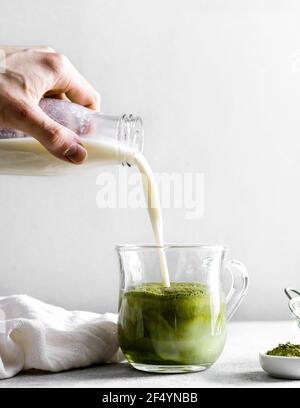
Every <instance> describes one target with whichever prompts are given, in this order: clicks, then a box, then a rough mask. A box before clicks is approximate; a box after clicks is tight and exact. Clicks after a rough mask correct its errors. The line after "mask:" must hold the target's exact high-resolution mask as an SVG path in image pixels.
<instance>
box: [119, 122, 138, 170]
mask: <svg viewBox="0 0 300 408" xmlns="http://www.w3.org/2000/svg"><path fill="white" fill-rule="evenodd" d="M117 140H118V142H119V152H120V162H121V163H122V164H123V165H125V164H127V165H129V166H131V165H133V164H134V163H135V155H136V154H137V153H142V152H143V149H144V128H143V121H142V119H141V118H140V117H138V116H133V115H123V116H121V118H120V119H119V120H118V124H117Z"/></svg>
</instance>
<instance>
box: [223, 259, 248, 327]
mask: <svg viewBox="0 0 300 408" xmlns="http://www.w3.org/2000/svg"><path fill="white" fill-rule="evenodd" d="M225 269H226V270H228V271H229V272H230V275H231V278H232V281H231V288H230V290H229V292H228V294H227V296H226V305H227V318H228V320H230V319H231V318H232V316H233V315H234V313H235V312H236V310H237V309H238V307H239V306H240V304H241V302H242V300H243V299H244V297H245V295H246V293H247V290H248V286H249V277H248V272H247V269H246V268H245V266H244V265H243V264H242V262H240V261H237V260H235V259H232V260H230V261H227V262H226V263H225Z"/></svg>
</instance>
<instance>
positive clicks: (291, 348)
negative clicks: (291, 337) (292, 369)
mask: <svg viewBox="0 0 300 408" xmlns="http://www.w3.org/2000/svg"><path fill="white" fill-rule="evenodd" d="M267 355H268V356H278V357H300V344H291V343H286V344H279V346H278V347H276V348H274V349H273V350H270V351H268V352H267Z"/></svg>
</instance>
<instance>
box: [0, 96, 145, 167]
mask: <svg viewBox="0 0 300 408" xmlns="http://www.w3.org/2000/svg"><path fill="white" fill-rule="evenodd" d="M40 106H41V108H42V109H43V110H44V111H45V112H46V113H47V114H48V115H49V116H50V117H51V118H52V119H53V120H55V121H56V122H58V123H60V124H61V125H63V126H65V127H68V128H69V129H71V130H73V131H74V132H75V133H77V134H78V135H79V136H80V137H81V139H82V144H83V145H84V147H85V148H86V149H87V152H88V157H87V160H86V161H85V162H84V163H83V164H81V165H79V166H78V165H74V164H72V163H68V162H64V161H62V160H59V159H57V158H56V157H54V156H52V155H51V154H50V153H49V152H48V151H47V150H46V149H45V148H44V147H43V146H42V145H41V144H40V143H39V142H38V141H37V140H36V139H34V138H33V137H31V136H30V135H27V134H24V133H23V132H20V131H18V130H15V129H4V128H2V129H0V174H12V175H16V174H20V175H56V174H60V173H61V174H65V173H70V172H71V173H72V172H78V171H82V169H83V168H88V167H97V166H101V165H117V164H123V165H125V164H128V165H132V164H134V161H135V155H136V154H137V153H141V152H142V151H143V145H144V132H143V123H142V120H141V118H140V117H136V116H132V115H123V116H121V117H119V116H109V115H103V114H101V113H98V112H95V111H92V110H90V109H87V108H85V107H82V106H80V105H77V104H75V103H71V102H69V101H65V100H59V99H51V98H44V99H42V100H41V102H40Z"/></svg>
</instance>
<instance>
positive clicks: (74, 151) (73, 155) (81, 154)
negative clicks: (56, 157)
mask: <svg viewBox="0 0 300 408" xmlns="http://www.w3.org/2000/svg"><path fill="white" fill-rule="evenodd" d="M65 157H66V158H67V159H68V160H70V161H71V162H72V163H75V164H79V163H82V162H83V161H84V160H85V159H86V157H87V151H86V150H85V148H84V147H82V146H81V145H80V144H74V145H72V146H70V147H69V148H68V149H67V150H66V151H65Z"/></svg>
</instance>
